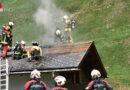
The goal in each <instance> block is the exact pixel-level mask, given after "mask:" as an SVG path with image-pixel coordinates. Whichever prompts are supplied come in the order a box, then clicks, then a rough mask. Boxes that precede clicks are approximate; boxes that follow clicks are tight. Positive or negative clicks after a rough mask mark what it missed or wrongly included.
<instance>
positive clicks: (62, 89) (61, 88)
mask: <svg viewBox="0 0 130 90" xmlns="http://www.w3.org/2000/svg"><path fill="white" fill-rule="evenodd" d="M51 90H68V89H67V88H64V87H61V86H56V87H54V88H52V89H51Z"/></svg>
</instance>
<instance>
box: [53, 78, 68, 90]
mask: <svg viewBox="0 0 130 90" xmlns="http://www.w3.org/2000/svg"><path fill="white" fill-rule="evenodd" d="M54 81H55V84H56V86H55V87H54V88H52V89H51V90H68V89H67V88H65V87H64V85H65V83H66V78H65V77H63V76H57V77H55V79H54Z"/></svg>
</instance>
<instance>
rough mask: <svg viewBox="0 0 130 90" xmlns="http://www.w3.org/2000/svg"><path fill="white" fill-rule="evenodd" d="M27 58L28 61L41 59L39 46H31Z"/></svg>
mask: <svg viewBox="0 0 130 90" xmlns="http://www.w3.org/2000/svg"><path fill="white" fill-rule="evenodd" d="M27 54H28V58H29V59H31V60H32V59H35V58H39V59H40V58H41V57H42V49H41V48H40V46H32V48H31V49H30V50H29V51H28V53H27Z"/></svg>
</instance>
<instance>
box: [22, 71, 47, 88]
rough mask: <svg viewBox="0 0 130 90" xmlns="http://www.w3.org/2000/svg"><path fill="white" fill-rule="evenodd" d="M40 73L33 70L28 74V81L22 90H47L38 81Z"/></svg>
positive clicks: (44, 85)
mask: <svg viewBox="0 0 130 90" xmlns="http://www.w3.org/2000/svg"><path fill="white" fill-rule="evenodd" d="M40 78H41V73H40V72H39V71H38V70H37V69H35V70H33V71H32V72H31V74H30V79H31V80H30V81H28V82H27V83H26V84H25V85H24V90H48V88H47V86H46V84H45V83H44V82H43V81H40Z"/></svg>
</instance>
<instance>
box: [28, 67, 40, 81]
mask: <svg viewBox="0 0 130 90" xmlns="http://www.w3.org/2000/svg"><path fill="white" fill-rule="evenodd" d="M30 78H31V79H33V78H41V73H40V72H39V71H38V70H37V69H35V70H33V71H32V72H31V74H30Z"/></svg>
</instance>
